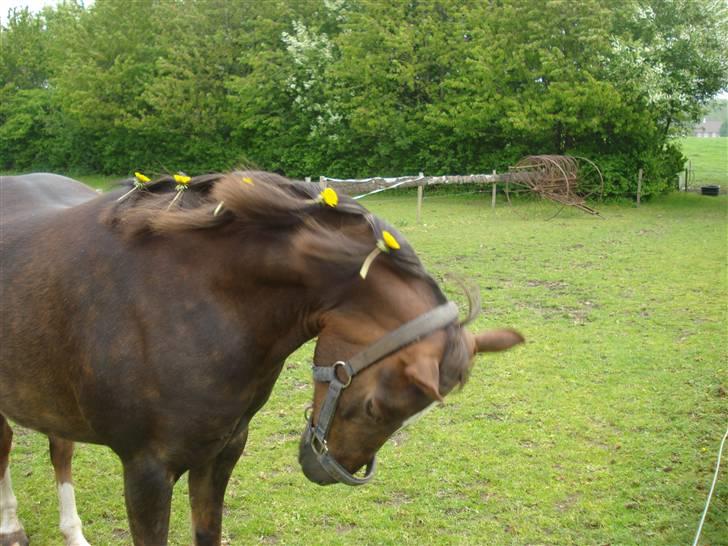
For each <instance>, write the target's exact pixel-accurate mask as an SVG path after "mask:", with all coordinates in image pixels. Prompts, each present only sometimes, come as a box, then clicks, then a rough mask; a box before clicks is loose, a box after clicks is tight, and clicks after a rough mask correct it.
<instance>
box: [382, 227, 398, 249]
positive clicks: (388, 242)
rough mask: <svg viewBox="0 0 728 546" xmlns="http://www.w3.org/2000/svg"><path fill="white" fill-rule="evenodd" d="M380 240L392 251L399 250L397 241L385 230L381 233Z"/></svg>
mask: <svg viewBox="0 0 728 546" xmlns="http://www.w3.org/2000/svg"><path fill="white" fill-rule="evenodd" d="M382 239H384V244H385V245H387V246H388V247H389V248H391V249H393V250H399V249H400V248H401V247H400V246H399V241H397V239H395V238H394V235H392V234H391V233H389V232H388V231H387V230H384V231H382Z"/></svg>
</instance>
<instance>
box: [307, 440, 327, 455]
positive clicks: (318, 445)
mask: <svg viewBox="0 0 728 546" xmlns="http://www.w3.org/2000/svg"><path fill="white" fill-rule="evenodd" d="M311 449H313V452H314V453H315V454H316V455H318V456H319V457H320V456H322V455H325V454H326V453H328V452H329V446H328V444H327V443H326V440H320V439H319V437H318V436H316V434H313V435H312V436H311Z"/></svg>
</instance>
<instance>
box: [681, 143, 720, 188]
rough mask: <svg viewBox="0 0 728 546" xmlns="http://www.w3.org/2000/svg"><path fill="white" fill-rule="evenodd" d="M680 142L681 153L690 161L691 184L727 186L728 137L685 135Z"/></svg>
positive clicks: (696, 185)
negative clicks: (691, 171)
mask: <svg viewBox="0 0 728 546" xmlns="http://www.w3.org/2000/svg"><path fill="white" fill-rule="evenodd" d="M680 144H681V146H682V150H683V155H685V156H686V157H687V158H688V159H689V160H690V161H691V167H692V170H693V173H692V174H691V178H690V185H691V186H695V187H698V186H701V185H703V184H718V185H720V186H723V188H728V137H720V138H698V137H685V138H683V139H681V140H680Z"/></svg>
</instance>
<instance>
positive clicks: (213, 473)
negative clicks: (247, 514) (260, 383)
mask: <svg viewBox="0 0 728 546" xmlns="http://www.w3.org/2000/svg"><path fill="white" fill-rule="evenodd" d="M247 439H248V428H247V427H246V428H244V429H243V430H241V431H240V432H238V433H237V434H236V435H235V436H233V437H232V438H231V439H230V441H229V442H228V443H227V445H226V446H225V447H224V448H223V450H222V451H221V452H220V453H219V454H218V455H217V456H216V457H215V458H214V459H213V460H212V461H210V462H209V463H207V464H206V465H203V466H199V467H195V468H192V469H190V475H189V487H190V506H191V508H192V528H193V532H194V533H195V546H219V544H220V538H221V534H222V505H223V500H224V498H225V489H226V488H227V484H228V480H229V479H230V474H232V471H233V468H235V463H237V462H238V459H239V458H240V455H241V454H242V453H243V449H244V448H245V442H246V441H247Z"/></svg>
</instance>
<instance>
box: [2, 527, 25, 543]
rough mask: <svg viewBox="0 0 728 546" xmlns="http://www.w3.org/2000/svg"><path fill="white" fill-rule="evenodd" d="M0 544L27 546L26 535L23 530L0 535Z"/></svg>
mask: <svg viewBox="0 0 728 546" xmlns="http://www.w3.org/2000/svg"><path fill="white" fill-rule="evenodd" d="M0 546H28V537H27V536H25V531H23V530H22V529H21V530H20V531H15V532H14V533H5V534H2V535H0Z"/></svg>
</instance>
